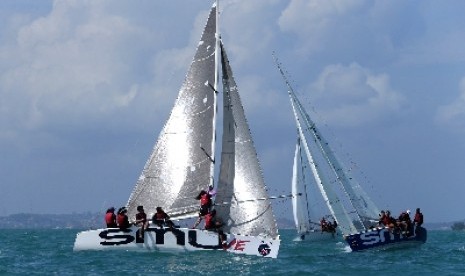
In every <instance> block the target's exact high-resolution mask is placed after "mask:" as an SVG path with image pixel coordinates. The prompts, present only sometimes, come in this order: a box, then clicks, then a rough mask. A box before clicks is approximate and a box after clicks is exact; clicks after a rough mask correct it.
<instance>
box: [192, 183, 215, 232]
mask: <svg viewBox="0 0 465 276" xmlns="http://www.w3.org/2000/svg"><path fill="white" fill-rule="evenodd" d="M211 197H212V196H211V195H210V194H209V193H208V192H206V191H205V190H202V191H200V193H199V195H198V196H197V197H196V199H198V200H200V210H199V218H198V219H197V221H196V222H195V224H194V226H193V227H192V229H195V228H196V227H197V225H199V223H200V222H201V221H202V218H203V217H204V216H205V215H206V214H208V213H209V212H210V208H211V206H212V200H211Z"/></svg>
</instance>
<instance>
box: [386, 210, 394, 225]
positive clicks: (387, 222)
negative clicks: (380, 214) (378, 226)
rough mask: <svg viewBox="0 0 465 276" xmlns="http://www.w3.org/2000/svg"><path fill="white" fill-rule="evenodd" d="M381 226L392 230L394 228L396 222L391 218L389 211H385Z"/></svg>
mask: <svg viewBox="0 0 465 276" xmlns="http://www.w3.org/2000/svg"><path fill="white" fill-rule="evenodd" d="M383 224H384V226H386V227H389V228H394V227H395V226H396V220H395V219H394V218H393V217H392V216H391V211H389V210H388V211H386V216H385V217H384V220H383Z"/></svg>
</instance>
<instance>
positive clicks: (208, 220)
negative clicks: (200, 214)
mask: <svg viewBox="0 0 465 276" xmlns="http://www.w3.org/2000/svg"><path fill="white" fill-rule="evenodd" d="M222 226H223V223H222V222H221V220H219V219H218V218H217V217H216V210H212V211H210V212H209V213H208V214H206V215H205V230H208V231H215V232H218V236H219V238H220V242H221V243H222V244H223V243H224V240H225V237H224V233H223V230H221V227H222Z"/></svg>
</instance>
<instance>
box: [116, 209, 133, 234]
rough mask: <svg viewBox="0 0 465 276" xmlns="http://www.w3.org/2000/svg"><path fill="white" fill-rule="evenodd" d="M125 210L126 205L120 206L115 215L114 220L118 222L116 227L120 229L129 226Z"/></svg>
mask: <svg viewBox="0 0 465 276" xmlns="http://www.w3.org/2000/svg"><path fill="white" fill-rule="evenodd" d="M127 212H128V210H126V207H121V208H119V209H118V215H117V216H116V221H117V222H118V227H119V228H121V229H127V228H129V227H131V224H130V223H129V218H128V215H127Z"/></svg>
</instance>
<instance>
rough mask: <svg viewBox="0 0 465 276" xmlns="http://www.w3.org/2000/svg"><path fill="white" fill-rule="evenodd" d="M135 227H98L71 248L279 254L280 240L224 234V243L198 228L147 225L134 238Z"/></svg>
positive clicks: (214, 234)
mask: <svg viewBox="0 0 465 276" xmlns="http://www.w3.org/2000/svg"><path fill="white" fill-rule="evenodd" d="M138 230H139V228H138V227H134V226H133V227H131V228H129V229H126V230H122V229H119V228H108V229H97V230H88V231H82V232H79V233H78V234H77V236H76V241H75V243H74V251H79V250H129V251H197V250H222V251H228V252H231V253H235V254H245V255H255V256H263V257H269V258H276V257H277V256H278V251H279V246H280V243H281V241H280V240H279V237H278V238H277V239H271V238H262V237H256V236H242V235H233V234H227V233H225V234H226V235H227V239H226V241H227V244H226V245H225V246H224V245H222V244H221V242H220V239H219V236H218V233H216V232H212V231H206V230H199V229H188V228H175V229H174V230H173V231H171V230H170V229H169V228H161V229H160V228H157V227H149V228H148V229H147V230H146V231H145V233H144V239H143V240H139V239H138V238H136V237H137V233H138V232H137V231H138Z"/></svg>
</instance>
